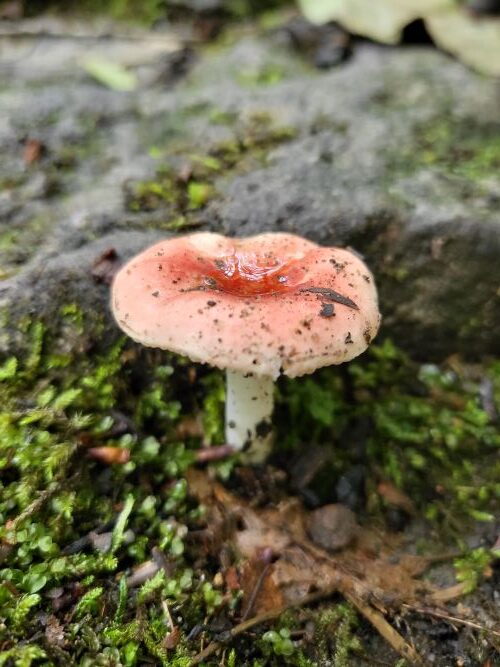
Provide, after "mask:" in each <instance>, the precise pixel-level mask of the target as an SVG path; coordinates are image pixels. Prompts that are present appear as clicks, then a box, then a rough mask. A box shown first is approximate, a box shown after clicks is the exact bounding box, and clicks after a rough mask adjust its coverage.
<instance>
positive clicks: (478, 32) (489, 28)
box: [425, 7, 500, 76]
mask: <svg viewBox="0 0 500 667" xmlns="http://www.w3.org/2000/svg"><path fill="white" fill-rule="evenodd" d="M425 26H426V28H427V31H428V32H429V34H430V36H431V37H432V39H433V40H434V42H435V43H436V45H437V46H439V47H441V48H442V49H443V50H444V51H448V53H451V54H453V55H454V56H456V57H457V58H459V59H460V60H462V61H463V62H464V63H465V64H466V65H469V66H470V67H472V68H473V69H476V70H478V71H479V72H482V73H483V74H489V75H491V76H500V18H491V17H487V18H486V17H483V18H476V17H474V16H470V15H469V14H467V13H466V12H465V11H463V10H460V9H459V8H456V7H455V8H454V9H450V10H449V11H447V12H442V13H436V14H430V15H428V16H426V17H425Z"/></svg>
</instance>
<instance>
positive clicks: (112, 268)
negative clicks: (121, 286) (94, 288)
mask: <svg viewBox="0 0 500 667" xmlns="http://www.w3.org/2000/svg"><path fill="white" fill-rule="evenodd" d="M119 268H120V258H119V256H118V253H117V252H116V250H115V249H114V248H107V249H106V250H105V251H104V252H103V253H101V254H100V255H99V257H97V258H96V260H95V261H94V263H93V264H92V270H91V275H92V278H93V279H94V280H95V281H96V283H103V284H104V285H111V283H112V282H113V278H114V277H115V274H116V272H117V271H118V269H119Z"/></svg>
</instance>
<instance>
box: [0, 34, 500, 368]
mask: <svg viewBox="0 0 500 667" xmlns="http://www.w3.org/2000/svg"><path fill="white" fill-rule="evenodd" d="M63 27H64V26H63ZM21 28H22V25H21V27H20V28H19V30H20V31H21V32H22V30H21ZM58 29H59V30H62V27H61V26H59V27H58ZM30 30H32V27H30ZM73 30H75V29H74V28H73ZM23 34H24V33H23ZM150 37H151V39H150V40H149V37H147V36H144V35H142V36H140V38H139V37H137V36H135V37H134V39H130V38H125V37H124V38H123V40H122V42H120V39H119V38H118V37H109V36H108V38H107V39H108V40H109V41H110V42H111V43H113V45H114V46H113V59H114V61H115V62H118V63H120V64H123V65H127V66H131V67H132V69H133V71H134V72H135V73H136V75H137V78H138V85H137V87H136V89H135V90H133V91H131V92H118V91H113V90H110V89H107V88H105V87H103V86H102V85H100V84H99V83H98V82H96V81H94V80H92V79H91V78H90V77H89V76H88V74H86V72H85V71H84V70H83V68H82V67H80V65H79V63H80V60H81V57H82V55H83V52H84V51H85V50H87V51H92V49H94V48H97V46H96V41H95V40H90V39H89V37H88V35H87V37H85V36H83V37H82V36H81V35H80V36H79V37H78V38H76V37H75V38H74V39H71V38H67V39H64V40H63V39H49V38H46V39H44V41H43V48H40V46H41V45H40V43H39V38H38V37H34V36H33V35H31V36H30V35H24V36H23V37H22V38H21V37H19V36H18V37H16V38H15V39H14V38H12V39H10V40H5V41H4V48H3V64H2V68H1V70H0V84H1V88H0V107H1V109H2V114H1V117H0V150H1V152H2V155H3V156H4V159H3V160H2V163H1V166H0V190H1V191H0V301H1V304H2V307H3V308H4V312H5V316H4V331H3V334H2V339H1V341H0V343H1V345H2V347H3V348H6V347H12V346H13V345H15V344H16V341H19V340H20V337H18V335H17V333H16V332H17V328H18V324H17V323H18V321H19V319H20V318H21V317H23V316H25V315H26V314H29V316H30V317H32V318H35V319H36V318H38V317H44V318H47V319H49V320H50V318H51V317H53V315H54V313H56V312H57V309H58V308H59V307H60V306H61V305H64V304H67V303H72V302H77V303H79V304H81V305H82V307H83V308H84V309H85V310H89V311H90V312H103V313H105V318H107V319H106V322H107V325H108V326H109V328H110V331H114V326H113V324H112V322H111V318H110V316H109V315H108V314H107V305H106V304H107V299H108V290H107V287H106V285H105V284H103V283H102V282H99V281H96V280H95V276H94V277H93V276H92V267H93V265H94V263H95V262H96V260H97V259H98V258H99V257H100V256H101V255H102V253H104V252H106V251H107V250H108V249H110V248H114V250H115V252H116V254H117V257H118V258H119V259H120V260H125V259H127V258H128V257H130V256H131V255H132V254H134V253H136V252H137V251H139V250H141V249H142V248H144V247H146V246H147V245H149V244H150V243H152V242H154V241H155V240H157V239H158V238H161V237H165V236H167V235H169V234H172V233H176V232H175V231H173V230H172V220H173V219H174V217H175V215H176V212H175V211H174V210H173V205H172V202H171V201H170V200H169V198H168V197H164V198H163V199H162V202H161V205H159V206H153V207H152V208H151V206H149V208H148V206H143V207H141V206H135V207H134V206H131V205H130V201H129V199H127V188H129V186H130V184H131V183H134V182H142V181H152V180H154V179H155V178H157V172H158V170H161V169H162V168H164V167H165V165H170V167H169V168H170V169H176V170H178V171H179V173H180V174H181V179H182V178H184V179H185V180H186V179H187V180H189V178H190V175H189V171H188V172H186V167H185V165H186V164H189V163H190V162H191V161H192V160H193V155H196V156H200V155H201V156H211V155H219V154H220V151H221V150H222V149H221V147H225V148H224V150H226V151H227V150H229V148H228V146H232V145H233V144H235V143H237V144H238V146H239V147H240V154H239V155H237V156H236V157H235V158H234V159H233V161H232V163H231V168H227V165H225V166H222V167H221V166H220V165H219V167H218V168H217V170H216V173H215V175H214V177H213V179H212V184H211V185H212V186H213V189H214V193H213V195H212V196H211V197H210V198H207V200H206V201H205V200H203V201H201V202H198V203H197V205H196V206H192V207H190V206H189V205H187V206H185V207H184V208H185V209H186V210H185V211H184V216H183V222H182V224H181V225H180V226H181V227H182V225H183V224H187V225H190V226H189V227H188V229H189V231H191V230H192V226H193V225H196V226H197V228H199V229H208V230H211V231H218V232H222V233H225V234H230V235H238V236H243V235H250V234H255V233H259V232H262V231H268V230H282V231H287V232H294V233H298V234H301V235H304V236H305V237H307V238H310V239H311V240H314V241H316V242H320V243H323V244H339V245H350V246H352V247H354V248H355V249H356V250H357V251H359V252H360V253H362V254H363V255H364V256H365V258H366V261H367V263H368V264H369V265H370V266H371V268H372V269H373V271H374V273H375V275H376V276H377V282H378V285H379V290H380V300H381V306H382V311H383V313H384V318H385V319H384V324H383V329H382V332H383V335H390V336H392V337H393V338H394V339H395V340H396V342H397V344H398V345H400V346H402V347H404V348H406V349H408V350H409V351H410V352H411V353H412V354H414V355H415V356H419V357H420V358H426V359H429V358H432V357H435V358H442V357H445V356H447V355H449V354H450V353H452V352H456V351H459V352H463V353H466V354H467V355H470V356H473V357H481V356H483V355H485V354H489V353H498V352H500V339H499V338H498V335H497V332H498V328H499V325H500V296H499V285H500V266H499V263H498V257H499V253H500V213H499V201H500V177H499V173H500V169H499V167H500V145H499V143H498V130H499V129H500V123H499V121H498V101H499V97H500V96H499V94H498V92H499V91H498V84H497V83H495V82H494V81H492V80H489V79H487V78H483V77H480V76H478V75H476V74H474V73H472V72H470V71H469V70H467V69H466V68H465V67H464V66H463V65H461V64H459V63H457V62H453V61H451V60H450V59H448V58H447V57H446V56H445V55H443V54H440V53H438V52H437V51H435V50H433V49H432V48H430V47H429V48H427V47H425V48H408V49H387V48H382V47H378V46H375V45H358V46H357V48H356V50H355V52H354V55H353V57H352V58H351V59H350V60H349V61H347V62H346V63H344V64H342V65H341V66H339V67H337V68H335V69H332V70H328V71H321V72H320V71H318V70H316V69H314V68H313V67H312V66H311V65H310V64H308V63H307V62H306V60H305V59H301V58H300V56H299V55H297V53H296V52H295V51H294V50H293V49H292V48H291V47H290V46H289V45H287V43H286V42H284V41H283V40H282V39H281V38H280V37H279V34H274V35H267V36H266V35H264V36H258V35H256V34H244V35H243V34H238V35H234V36H233V37H232V38H231V39H227V40H226V41H225V43H224V44H220V45H218V46H217V47H216V48H215V47H211V48H209V49H200V50H199V51H198V52H197V53H196V54H195V56H194V57H190V58H189V62H188V64H187V65H186V67H184V69H187V70H188V71H187V72H186V73H185V74H183V75H182V76H181V77H179V76H178V74H177V73H176V67H175V66H173V63H174V65H175V62H176V60H175V59H176V58H178V54H179V53H180V52H181V49H182V45H181V44H180V43H179V42H178V41H176V40H175V39H174V38H173V37H172V36H171V35H168V34H163V33H159V34H158V33H157V34H151V36H150ZM86 40H88V42H86ZM148 40H149V41H148ZM162 40H163V41H162ZM82 44H83V46H82ZM85 45H87V46H85ZM23 49H24V50H23ZM186 62H187V61H186ZM185 64H186V63H185ZM183 71H184V70H183ZM262 127H264V129H265V133H264V139H262V140H260V139H259V132H261V130H262ZM284 130H286V133H288V134H286V133H284V132H283V131H284ZM274 133H281V135H282V140H280V142H274V141H273V140H272V139H273V137H274ZM285 135H286V138H285V139H283V137H285ZM259 141H260V143H259ZM33 142H35V143H33ZM242 146H243V147H244V151H242V150H241V147H242ZM256 146H258V149H259V150H258V151H257V150H254V149H255V147H256ZM35 148H36V150H35ZM243 152H244V160H243V158H242V159H240V157H241V155H242V154H243ZM183 170H184V171H183ZM181 233H182V232H181Z"/></svg>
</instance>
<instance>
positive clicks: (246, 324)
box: [112, 232, 380, 378]
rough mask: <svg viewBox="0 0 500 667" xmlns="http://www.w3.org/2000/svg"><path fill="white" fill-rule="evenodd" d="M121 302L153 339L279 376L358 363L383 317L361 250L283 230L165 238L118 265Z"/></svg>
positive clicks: (146, 340)
mask: <svg viewBox="0 0 500 667" xmlns="http://www.w3.org/2000/svg"><path fill="white" fill-rule="evenodd" d="M112 309H113V313H114V316H115V318H116V320H117V322H118V324H119V326H120V327H121V328H122V329H123V330H124V331H125V332H126V333H127V334H128V335H129V336H131V337H132V338H133V339H134V340H136V341H138V342H140V343H142V344H143V345H147V346H150V347H158V348H163V349H167V350H171V351H173V352H178V353H180V354H183V355H186V356H188V357H189V358H190V359H191V360H193V361H199V362H204V363H208V364H211V365H213V366H217V367H218V368H228V369H231V370H235V371H240V372H242V373H248V372H253V373H256V374H258V375H269V376H271V377H273V378H276V377H277V376H278V375H280V373H283V374H285V375H288V376H289V377H297V376H300V375H305V374H306V373H312V372H313V371H314V370H316V369H317V368H320V367H322V366H328V365H330V364H340V363H342V362H344V361H349V360H350V359H352V358H354V357H356V356H357V355H359V354H360V353H361V352H363V351H364V350H365V349H366V348H367V347H368V345H369V344H370V342H371V341H372V339H373V338H374V336H375V335H376V333H377V330H378V327H379V324H380V314H379V311H378V304H377V291H376V288H375V284H374V280H373V276H372V274H371V273H370V271H369V269H368V268H367V267H366V265H365V264H364V263H363V261H362V260H361V259H360V258H359V256H358V255H356V254H354V253H353V252H350V251H348V250H344V249H342V248H325V247H321V246H318V245H317V244H316V243H312V242H311V241H307V240H305V239H303V238H300V237H299V236H295V235H293V234H281V233H266V234H259V235H258V236H252V237H249V238H245V239H230V238H226V237H225V236H221V235H219V234H213V233H208V232H207V233H198V234H189V235H187V236H182V237H177V238H173V239H167V240H165V241H160V242H159V243H157V244H156V245H153V246H152V247H150V248H148V249H147V250H145V251H144V252H142V253H140V254H139V255H137V256H136V257H134V258H133V259H131V260H130V261H129V262H128V263H127V264H126V265H125V266H124V267H123V268H122V269H121V270H120V271H119V272H118V274H117V275H116V277H115V279H114V283H113V287H112Z"/></svg>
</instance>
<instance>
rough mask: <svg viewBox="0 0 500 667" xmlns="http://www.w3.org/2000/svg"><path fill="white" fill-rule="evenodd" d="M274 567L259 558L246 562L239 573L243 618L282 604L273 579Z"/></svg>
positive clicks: (277, 587)
mask: <svg viewBox="0 0 500 667" xmlns="http://www.w3.org/2000/svg"><path fill="white" fill-rule="evenodd" d="M273 569H274V566H273V565H272V564H270V563H265V562H263V560H262V559H261V558H256V557H254V558H251V559H250V560H247V561H246V563H245V564H244V566H243V568H242V571H241V575H240V577H241V589H242V590H243V604H242V609H243V617H244V618H249V617H250V616H253V615H255V614H263V613H266V612H268V611H271V610H272V609H276V608H277V607H281V606H282V605H283V603H284V599H283V595H282V593H281V591H280V589H279V586H278V584H277V583H276V582H275V580H274V578H273V576H272V575H273Z"/></svg>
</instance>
